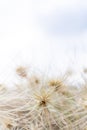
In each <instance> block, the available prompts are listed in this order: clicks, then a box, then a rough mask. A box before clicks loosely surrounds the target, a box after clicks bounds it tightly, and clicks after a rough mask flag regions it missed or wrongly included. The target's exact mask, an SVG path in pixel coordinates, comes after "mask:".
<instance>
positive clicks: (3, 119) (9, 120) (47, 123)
mask: <svg viewBox="0 0 87 130" xmlns="http://www.w3.org/2000/svg"><path fill="white" fill-rule="evenodd" d="M16 74H17V75H18V76H19V77H20V79H21V80H19V82H18V83H16V85H15V89H14V90H9V89H7V87H6V86H4V85H0V130H87V82H86V79H85V80H84V81H85V85H83V87H81V88H79V90H78V88H77V87H76V86H72V84H71V85H70V84H69V83H68V80H69V79H68V77H70V75H69V74H71V73H66V74H64V76H62V77H58V78H54V77H53V78H49V77H47V78H46V77H45V78H44V76H43V75H41V74H39V73H34V72H33V73H31V72H28V69H27V68H26V67H23V66H19V67H18V68H17V69H16Z"/></svg>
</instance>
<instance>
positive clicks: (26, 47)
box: [0, 0, 87, 80]
mask: <svg viewBox="0 0 87 130" xmlns="http://www.w3.org/2000/svg"><path fill="white" fill-rule="evenodd" d="M86 58H87V1H86V0H72V1H70V0H15V1H13V0H0V60H1V62H0V67H1V68H0V74H1V78H2V79H3V77H4V75H5V79H6V76H7V80H8V77H9V76H8V75H10V73H11V71H12V69H11V68H14V66H16V65H19V64H30V65H33V66H35V67H38V68H40V69H42V70H45V69H46V70H47V69H48V70H50V68H51V69H53V70H56V69H57V68H58V69H61V70H62V69H66V67H71V68H72V66H73V67H74V68H75V69H77V70H80V69H81V68H82V67H84V66H87V62H86ZM72 64H73V65H72Z"/></svg>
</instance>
